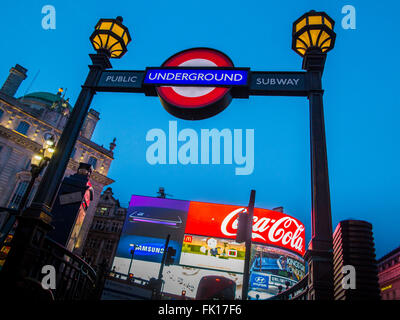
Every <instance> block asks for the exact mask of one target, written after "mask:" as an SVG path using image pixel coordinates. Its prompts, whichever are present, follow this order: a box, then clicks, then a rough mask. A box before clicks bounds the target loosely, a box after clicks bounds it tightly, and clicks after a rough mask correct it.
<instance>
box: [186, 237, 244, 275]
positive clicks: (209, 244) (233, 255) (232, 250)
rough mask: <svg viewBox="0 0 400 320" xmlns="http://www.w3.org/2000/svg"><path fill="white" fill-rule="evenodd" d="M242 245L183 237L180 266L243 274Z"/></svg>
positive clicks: (213, 238)
mask: <svg viewBox="0 0 400 320" xmlns="http://www.w3.org/2000/svg"><path fill="white" fill-rule="evenodd" d="M244 257H245V245H244V243H236V242H235V241H234V240H231V239H221V238H215V237H206V236H196V235H185V237H184V240H183V245H182V253H181V258H180V262H179V263H180V264H182V265H189V266H195V267H200V268H211V269H218V270H223V271H230V272H243V268H244Z"/></svg>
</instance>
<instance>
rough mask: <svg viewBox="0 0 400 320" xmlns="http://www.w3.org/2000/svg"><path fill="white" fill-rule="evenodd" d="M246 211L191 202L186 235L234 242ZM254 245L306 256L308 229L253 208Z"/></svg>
mask: <svg viewBox="0 0 400 320" xmlns="http://www.w3.org/2000/svg"><path fill="white" fill-rule="evenodd" d="M244 210H246V207H239V206H233V205H225V204H216V203H205V202H196V201H190V206H189V213H188V218H187V223H186V229H185V233H189V234H201V235H204V236H211V237H219V238H228V239H235V238H236V231H237V226H238V222H237V217H238V214H239V212H242V211H244ZM252 241H253V242H259V243H262V244H268V245H273V246H277V247H282V248H285V249H288V250H291V251H294V252H296V253H297V254H300V255H304V253H305V228H304V225H303V224H302V223H301V222H300V221H299V220H297V219H295V218H293V217H291V216H289V215H287V214H285V213H282V212H278V211H273V210H267V209H260V208H254V217H253V234H252Z"/></svg>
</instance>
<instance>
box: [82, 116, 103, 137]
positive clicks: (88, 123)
mask: <svg viewBox="0 0 400 320" xmlns="http://www.w3.org/2000/svg"><path fill="white" fill-rule="evenodd" d="M99 120H100V113H99V112H98V111H96V110H94V109H92V108H90V109H89V112H88V114H87V116H86V119H85V122H84V123H83V126H82V130H81V135H82V136H83V137H85V138H86V139H89V140H90V139H91V138H92V135H93V131H94V129H95V128H96V124H97V121H99Z"/></svg>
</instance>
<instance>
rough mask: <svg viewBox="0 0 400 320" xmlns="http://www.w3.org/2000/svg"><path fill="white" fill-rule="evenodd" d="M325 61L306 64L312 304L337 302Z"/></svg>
mask: <svg viewBox="0 0 400 320" xmlns="http://www.w3.org/2000/svg"><path fill="white" fill-rule="evenodd" d="M325 59H326V54H324V53H321V52H310V53H308V54H306V56H305V58H304V61H303V69H305V70H307V71H308V72H307V73H308V81H309V86H310V87H309V88H310V90H309V95H308V100H309V105H310V138H311V140H310V147H311V188H312V191H311V194H312V218H311V227H312V236H311V241H310V244H309V247H308V251H307V252H306V256H305V258H306V260H307V261H308V267H309V268H308V270H309V273H308V274H309V293H308V298H309V299H310V300H333V244H332V216H331V205H330V193H329V176H328V160H327V151H326V138H325V124H324V110H323V101H322V96H323V90H322V81H321V78H322V73H323V69H324V64H325Z"/></svg>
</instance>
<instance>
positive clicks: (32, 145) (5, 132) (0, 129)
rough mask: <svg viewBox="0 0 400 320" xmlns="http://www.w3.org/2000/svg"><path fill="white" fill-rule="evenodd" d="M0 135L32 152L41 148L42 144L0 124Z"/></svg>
mask: <svg viewBox="0 0 400 320" xmlns="http://www.w3.org/2000/svg"><path fill="white" fill-rule="evenodd" d="M0 136H1V137H4V138H6V139H8V140H11V141H13V142H15V143H16V144H18V145H20V146H22V147H25V148H26V149H29V150H31V151H33V152H39V151H40V149H42V146H41V145H40V144H39V143H37V142H35V141H33V140H31V139H29V138H28V137H26V136H24V135H23V134H21V133H19V132H16V131H14V130H11V129H8V128H6V127H4V126H3V125H1V124H0Z"/></svg>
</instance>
